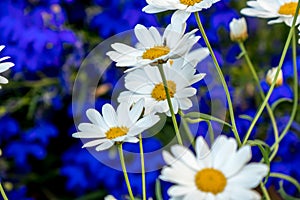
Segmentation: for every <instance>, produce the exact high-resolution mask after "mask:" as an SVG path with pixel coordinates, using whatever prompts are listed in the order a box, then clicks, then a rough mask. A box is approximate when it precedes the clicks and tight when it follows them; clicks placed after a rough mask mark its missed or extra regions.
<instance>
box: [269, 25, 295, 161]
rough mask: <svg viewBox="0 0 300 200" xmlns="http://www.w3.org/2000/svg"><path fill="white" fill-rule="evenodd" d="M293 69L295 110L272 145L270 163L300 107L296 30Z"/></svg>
mask: <svg viewBox="0 0 300 200" xmlns="http://www.w3.org/2000/svg"><path fill="white" fill-rule="evenodd" d="M293 32H294V33H293V45H292V48H293V68H294V85H293V89H294V101H293V108H292V113H291V117H290V119H289V121H288V123H287V125H286V126H285V128H284V130H283V131H282V133H281V135H280V136H279V139H278V140H277V141H275V143H274V144H273V145H272V147H271V150H274V151H273V152H272V154H271V156H270V161H271V160H273V159H274V157H275V156H276V154H277V151H278V149H277V146H278V145H279V143H280V142H281V140H282V139H283V138H284V136H285V135H286V134H287V132H288V130H289V129H290V127H291V125H292V123H293V121H294V119H295V116H296V113H297V107H298V69H297V46H296V45H297V41H296V33H295V30H294V31H293Z"/></svg>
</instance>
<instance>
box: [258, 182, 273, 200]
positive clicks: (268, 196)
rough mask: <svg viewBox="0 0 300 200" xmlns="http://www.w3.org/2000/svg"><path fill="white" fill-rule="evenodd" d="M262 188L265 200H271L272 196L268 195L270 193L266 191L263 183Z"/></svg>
mask: <svg viewBox="0 0 300 200" xmlns="http://www.w3.org/2000/svg"><path fill="white" fill-rule="evenodd" d="M260 188H261V191H262V193H263V195H264V197H265V199H266V200H271V198H270V195H269V193H268V191H267V189H266V186H265V185H264V184H263V183H262V182H260Z"/></svg>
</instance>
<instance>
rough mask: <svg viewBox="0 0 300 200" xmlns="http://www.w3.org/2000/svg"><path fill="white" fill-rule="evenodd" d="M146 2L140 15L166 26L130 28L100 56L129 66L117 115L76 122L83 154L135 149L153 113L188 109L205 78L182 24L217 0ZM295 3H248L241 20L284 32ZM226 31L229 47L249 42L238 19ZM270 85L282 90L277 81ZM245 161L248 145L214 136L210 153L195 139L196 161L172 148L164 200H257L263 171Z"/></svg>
mask: <svg viewBox="0 0 300 200" xmlns="http://www.w3.org/2000/svg"><path fill="white" fill-rule="evenodd" d="M146 1H147V3H148V5H147V6H146V7H144V8H143V11H145V12H147V13H159V12H163V11H167V10H175V12H174V14H173V15H172V18H171V23H170V24H169V25H168V26H167V27H166V29H165V30H164V31H163V33H161V32H160V31H159V30H158V29H156V28H154V27H150V28H147V27H145V26H143V25H140V24H138V25H136V26H135V28H134V33H135V37H136V38H137V40H138V43H137V44H135V45H133V46H129V45H127V44H123V43H114V44H112V45H111V47H112V49H113V50H112V51H109V52H107V56H109V58H110V59H111V60H113V61H115V62H116V66H117V67H128V68H127V70H126V71H125V73H126V76H125V88H126V89H127V90H126V91H123V92H121V93H120V94H119V97H118V102H119V106H118V107H117V108H116V109H114V108H113V106H112V105H110V104H105V105H104V106H103V107H102V114H100V113H99V112H98V111H97V110H95V109H89V110H87V112H86V115H87V117H88V119H89V120H90V122H91V123H81V124H80V125H79V127H78V129H79V132H76V133H74V134H73V137H76V138H83V139H84V140H83V141H84V145H83V147H93V148H95V149H96V150H97V151H102V150H105V149H108V148H110V147H112V146H113V145H119V144H122V143H123V142H132V143H135V142H138V141H139V139H138V138H137V135H138V134H141V133H143V132H144V131H145V130H147V129H149V128H150V127H152V126H154V125H155V124H156V123H157V122H158V121H159V120H160V118H159V116H158V115H157V114H158V113H163V114H165V115H167V116H171V114H177V113H178V112H179V111H181V110H183V111H184V110H188V109H189V108H191V107H192V106H193V103H192V101H191V97H193V96H194V95H195V94H196V93H197V90H196V89H195V88H194V87H193V84H194V83H196V82H198V81H200V80H202V79H203V78H205V74H203V73H198V72H197V71H196V65H197V64H198V63H199V62H200V61H202V60H203V59H204V58H206V57H207V56H208V55H209V51H208V49H207V48H198V49H193V46H194V45H195V44H196V43H197V42H198V40H199V39H200V37H199V36H196V32H197V30H192V31H190V32H186V20H187V19H188V18H189V17H190V15H191V13H194V12H199V11H201V10H203V9H208V8H210V7H211V6H212V5H213V4H214V3H216V2H218V1H219V0H165V1H159V0H146ZM297 3H298V2H297V0H253V1H248V2H247V4H248V6H249V7H250V8H244V9H242V11H241V13H242V14H244V15H248V16H256V17H262V18H272V19H273V20H271V21H269V24H273V23H279V22H284V23H286V24H287V25H288V26H291V25H292V21H293V19H294V15H295V12H296V7H297ZM274 18H276V19H274ZM299 19H300V18H297V19H296V25H298V23H299V22H300V21H299ZM230 29H231V33H230V37H231V39H232V40H233V41H236V42H243V41H244V40H245V39H246V38H247V37H248V35H247V26H246V21H245V19H244V18H241V19H238V20H237V19H233V21H232V22H231V23H230ZM161 70H162V71H163V74H164V76H165V77H163V76H162V72H161ZM276 71H277V69H276V68H274V69H272V70H270V72H268V79H269V80H268V82H273V80H274V78H275V72H276ZM280 76H281V77H282V74H281V75H280V74H279V76H278V77H280ZM163 79H165V83H164V80H163ZM277 82H278V83H277ZM277 82H276V84H280V83H282V79H281V80H280V79H278V81H277ZM168 98H170V99H169V100H170V102H171V105H172V107H173V109H172V112H173V113H172V112H171V109H170V107H171V106H170V105H169V103H170V102H168ZM251 156H252V153H251V148H250V146H248V145H244V146H242V147H240V148H238V146H237V142H236V141H235V139H233V138H227V137H225V136H219V137H218V138H216V140H215V142H214V143H213V144H212V146H211V148H209V146H208V144H207V143H206V142H205V140H204V139H203V138H202V137H198V138H197V139H196V145H195V154H194V153H193V152H192V151H191V150H190V149H188V148H187V147H184V146H182V145H175V146H173V147H171V153H168V152H167V151H164V152H163V158H164V160H165V162H166V164H167V165H166V166H165V167H164V168H163V169H162V171H161V175H160V179H161V180H164V181H168V182H171V183H173V184H174V185H173V186H171V187H170V188H169V190H168V194H169V196H170V197H171V199H176V200H177V199H184V200H194V199H195V200H196V199H210V200H214V199H215V200H218V199H220V200H227V199H228V200H229V199H231V200H235V199H236V200H240V199H249V200H256V199H257V200H259V199H261V196H260V195H259V193H257V192H256V191H255V190H253V188H255V187H257V186H258V184H259V183H260V182H261V181H262V179H263V178H264V177H265V176H266V175H267V173H268V172H269V168H268V167H267V165H265V164H262V163H250V164H249V163H248V162H249V161H250V159H251ZM109 198H112V197H109ZM113 199H114V198H113Z"/></svg>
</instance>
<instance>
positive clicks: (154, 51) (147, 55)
mask: <svg viewBox="0 0 300 200" xmlns="http://www.w3.org/2000/svg"><path fill="white" fill-rule="evenodd" d="M169 52H170V49H169V48H168V47H165V46H156V47H152V48H150V49H147V50H146V51H145V52H144V53H143V56H142V57H143V59H150V60H154V59H155V58H159V57H161V56H164V55H167V54H168V53H169Z"/></svg>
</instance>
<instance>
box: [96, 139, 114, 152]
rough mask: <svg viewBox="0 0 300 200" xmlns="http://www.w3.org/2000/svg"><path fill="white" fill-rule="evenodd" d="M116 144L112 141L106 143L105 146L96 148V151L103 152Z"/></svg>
mask: <svg viewBox="0 0 300 200" xmlns="http://www.w3.org/2000/svg"><path fill="white" fill-rule="evenodd" d="M113 144H114V143H113V142H112V141H110V140H108V141H106V142H104V143H103V144H101V145H99V146H97V147H96V151H103V150H106V149H108V148H110V147H111V146H112V145H113Z"/></svg>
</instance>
